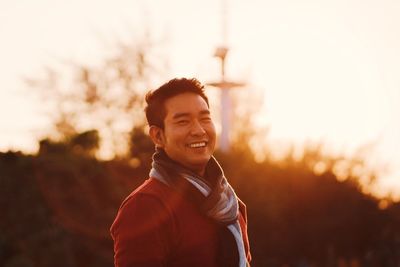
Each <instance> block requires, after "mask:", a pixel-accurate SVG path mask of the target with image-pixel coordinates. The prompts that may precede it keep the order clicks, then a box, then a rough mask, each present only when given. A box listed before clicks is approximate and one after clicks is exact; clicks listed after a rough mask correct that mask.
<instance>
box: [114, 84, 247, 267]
mask: <svg viewBox="0 0 400 267" xmlns="http://www.w3.org/2000/svg"><path fill="white" fill-rule="evenodd" d="M146 102H147V107H146V108H145V111H146V118H147V121H148V123H149V126H150V128H149V129H150V130H149V134H150V137H151V139H152V140H153V142H154V144H155V147H156V151H155V153H154V155H153V163H152V169H151V171H150V175H149V176H150V177H149V179H147V180H146V181H145V182H144V183H143V184H142V185H141V186H140V187H139V188H137V189H136V190H135V191H133V192H132V193H131V194H130V195H129V196H128V197H127V198H126V199H125V200H124V202H123V203H122V205H121V207H120V209H119V211H118V214H117V217H116V218H115V221H114V223H113V225H112V227H111V235H112V237H113V240H114V252H115V255H114V263H115V266H117V267H128V266H146V267H152V266H154V267H156V266H157V267H158V266H165V267H168V266H174V267H175V266H176V267H179V266H189V267H200V266H201V267H205V266H207V267H214V266H215V267H217V266H220V267H225V266H227V267H228V266H235V267H245V266H249V262H250V258H251V257H250V251H249V242H248V238H247V219H246V207H245V205H244V204H243V203H242V202H241V201H240V200H239V199H238V197H237V196H236V194H235V192H234V190H233V189H232V187H231V186H230V185H229V183H228V181H227V180H226V178H225V176H224V173H223V171H222V168H221V166H220V165H219V164H218V162H217V160H216V159H215V158H214V157H213V156H212V155H213V153H214V149H215V139H216V133H215V127H214V123H213V121H212V119H211V114H210V109H209V103H208V98H207V96H206V95H205V93H204V86H203V85H201V83H200V82H199V81H197V80H196V79H185V78H182V79H173V80H170V81H169V82H167V83H165V84H164V85H162V86H161V87H159V88H158V89H157V90H155V91H152V92H149V93H148V94H147V95H146Z"/></svg>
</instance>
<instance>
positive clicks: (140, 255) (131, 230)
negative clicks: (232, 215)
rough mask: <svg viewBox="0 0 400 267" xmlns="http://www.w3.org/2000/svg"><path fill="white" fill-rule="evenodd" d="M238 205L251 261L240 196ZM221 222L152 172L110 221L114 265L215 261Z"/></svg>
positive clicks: (210, 266) (204, 266) (198, 266)
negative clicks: (214, 219)
mask: <svg viewBox="0 0 400 267" xmlns="http://www.w3.org/2000/svg"><path fill="white" fill-rule="evenodd" d="M239 207H240V208H239V210H240V216H239V222H240V226H241V230H242V234H243V242H244V245H245V250H246V255H247V258H248V261H249V262H250V258H251V256H250V250H249V242H248V237H247V218H246V206H245V205H244V204H243V203H242V202H241V201H239ZM220 228H221V226H220V225H218V224H217V223H215V222H214V221H212V220H211V219H210V218H208V217H206V216H205V215H203V214H202V213H201V212H200V211H199V210H198V208H197V207H196V206H195V205H194V204H193V203H192V202H190V201H188V200H186V199H185V198H184V197H183V196H182V195H181V194H179V193H177V192H176V191H174V190H172V189H171V188H170V187H168V186H167V185H165V184H163V183H162V182H160V181H158V180H156V179H153V178H150V179H148V180H146V181H145V182H144V183H143V184H142V185H141V186H140V187H139V188H137V189H136V190H135V191H134V192H132V193H131V194H130V195H129V196H128V197H127V198H126V199H125V200H124V202H123V203H122V205H121V207H120V209H119V211H118V214H117V216H116V218H115V221H114V223H113V225H112V226H111V235H112V238H113V239H114V253H115V255H114V263H115V266H116V267H133V266H146V267H158V266H165V267H167V266H174V267H179V266H182V267H188V266H189V267H217V266H218V263H217V258H218V229H220ZM224 229H225V227H224ZM232 253H237V251H234V249H233V252H232ZM220 267H221V266H220Z"/></svg>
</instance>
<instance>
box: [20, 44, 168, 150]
mask: <svg viewBox="0 0 400 267" xmlns="http://www.w3.org/2000/svg"><path fill="white" fill-rule="evenodd" d="M158 46H159V45H156V44H155V42H153V41H152V40H151V39H150V37H146V38H145V39H144V41H142V42H136V41H134V42H120V43H119V44H117V47H116V49H114V50H115V52H114V53H113V54H111V55H110V56H108V57H107V58H105V59H104V60H102V62H101V63H100V64H97V65H95V66H89V65H84V64H81V63H70V62H68V63H67V65H66V66H63V71H62V72H61V71H58V70H57V67H56V66H51V67H47V68H45V69H44V75H43V77H35V78H28V79H26V82H27V84H28V85H29V86H31V87H32V88H35V89H36V90H37V91H38V92H39V93H40V94H41V95H42V97H43V101H44V103H46V104H47V105H50V106H48V107H47V108H48V112H49V113H48V114H49V116H50V117H51V119H52V122H53V125H54V128H55V129H54V134H53V137H56V138H59V139H65V138H68V137H69V136H71V135H74V134H77V133H78V132H83V131H87V130H90V129H96V130H97V131H98V132H99V136H100V137H101V140H102V143H101V144H100V153H101V155H100V156H103V157H110V156H112V155H114V154H117V155H119V154H124V153H126V148H127V141H128V134H129V132H130V131H131V130H132V129H133V128H134V127H139V126H143V125H144V122H145V120H144V116H143V99H144V97H143V95H144V93H145V92H146V91H148V89H149V88H152V87H153V86H154V84H153V82H154V81H156V80H157V77H161V76H162V75H165V69H166V68H165V65H166V64H167V63H166V59H165V57H163V56H162V55H160V53H159V52H158Z"/></svg>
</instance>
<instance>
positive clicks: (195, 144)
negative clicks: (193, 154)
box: [189, 142, 207, 148]
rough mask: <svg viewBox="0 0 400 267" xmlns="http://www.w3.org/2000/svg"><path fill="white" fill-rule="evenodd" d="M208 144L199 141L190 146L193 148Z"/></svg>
mask: <svg viewBox="0 0 400 267" xmlns="http://www.w3.org/2000/svg"><path fill="white" fill-rule="evenodd" d="M206 145H207V143H206V142H199V143H192V144H189V147H191V148H198V147H205V146H206Z"/></svg>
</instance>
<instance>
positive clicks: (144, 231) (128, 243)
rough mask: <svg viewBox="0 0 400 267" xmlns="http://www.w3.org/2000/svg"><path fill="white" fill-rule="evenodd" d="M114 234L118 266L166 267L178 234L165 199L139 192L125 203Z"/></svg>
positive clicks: (112, 228) (116, 263)
mask: <svg viewBox="0 0 400 267" xmlns="http://www.w3.org/2000/svg"><path fill="white" fill-rule="evenodd" d="M111 235H112V237H113V239H114V264H115V266H116V267H133V266H135V267H136V266H146V267H160V266H165V265H166V262H167V258H168V254H169V251H170V249H171V244H172V238H173V237H174V233H173V222H172V216H171V215H170V214H169V212H168V210H167V208H166V207H165V206H164V204H163V203H162V202H161V200H159V199H157V198H155V197H154V196H151V195H146V194H136V195H134V196H133V197H132V198H130V199H128V200H127V201H126V202H125V203H124V204H123V205H122V206H121V208H120V210H119V211H118V214H117V217H116V219H115V221H114V223H113V225H112V227H111Z"/></svg>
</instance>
